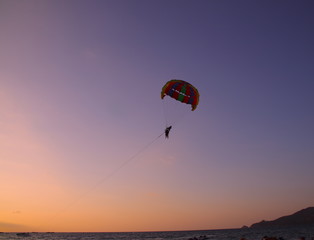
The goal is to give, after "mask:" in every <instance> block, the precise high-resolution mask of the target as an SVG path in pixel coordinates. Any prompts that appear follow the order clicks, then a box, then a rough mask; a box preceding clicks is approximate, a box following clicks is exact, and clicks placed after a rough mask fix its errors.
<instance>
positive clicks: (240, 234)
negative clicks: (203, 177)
mask: <svg viewBox="0 0 314 240" xmlns="http://www.w3.org/2000/svg"><path fill="white" fill-rule="evenodd" d="M264 236H268V237H277V238H278V239H279V238H280V239H284V240H300V239H301V238H302V237H304V239H305V240H314V227H295V228H278V229H250V228H248V229H224V230H202V231H173V232H171V231H167V232H104V233H101V232H99V233H92V232H86V233H84V232H79V233H59V232H31V233H22V234H21V233H13V232H10V233H6V232H0V239H6V240H21V239H25V240H39V239H41V240H111V239H112V240H120V239H121V240H167V239H175V240H191V239H193V240H194V239H195V240H196V239H197V240H203V239H208V240H241V238H245V239H246V240H262V238H263V237H264Z"/></svg>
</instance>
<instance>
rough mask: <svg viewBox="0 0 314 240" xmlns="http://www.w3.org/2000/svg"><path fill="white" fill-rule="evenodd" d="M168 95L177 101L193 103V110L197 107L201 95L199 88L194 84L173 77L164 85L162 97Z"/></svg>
mask: <svg viewBox="0 0 314 240" xmlns="http://www.w3.org/2000/svg"><path fill="white" fill-rule="evenodd" d="M166 95H168V96H169V97H171V98H174V99H175V100H177V101H180V102H183V103H186V104H191V106H192V111H194V110H195V109H196V107H197V105H198V102H199V97H200V95H199V93H198V90H197V89H196V88H195V87H194V86H193V85H192V84H190V83H188V82H186V81H183V80H177V79H172V80H170V81H168V82H167V83H166V84H165V85H164V86H163V88H162V90H161V99H163V98H164V97H165V96H166Z"/></svg>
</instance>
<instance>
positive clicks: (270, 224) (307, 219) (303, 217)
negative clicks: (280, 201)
mask: <svg viewBox="0 0 314 240" xmlns="http://www.w3.org/2000/svg"><path fill="white" fill-rule="evenodd" d="M296 226H314V207H308V208H305V209H302V210H300V211H298V212H296V213H294V214H291V215H288V216H284V217H280V218H277V219H276V220H272V221H265V220H263V221H261V222H259V223H254V224H252V225H251V227H250V228H275V227H296Z"/></svg>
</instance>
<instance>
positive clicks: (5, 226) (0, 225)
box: [0, 222, 30, 232]
mask: <svg viewBox="0 0 314 240" xmlns="http://www.w3.org/2000/svg"><path fill="white" fill-rule="evenodd" d="M29 229H30V227H29V226H26V225H22V224H16V223H9V222H0V231H2V232H18V231H28V230H29Z"/></svg>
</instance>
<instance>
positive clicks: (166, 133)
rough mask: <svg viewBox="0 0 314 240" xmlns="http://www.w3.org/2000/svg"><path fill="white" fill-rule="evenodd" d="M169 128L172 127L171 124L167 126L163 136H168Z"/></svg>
mask: <svg viewBox="0 0 314 240" xmlns="http://www.w3.org/2000/svg"><path fill="white" fill-rule="evenodd" d="M171 128H172V126H169V127H167V128H166V129H165V137H166V138H169V132H170V130H171Z"/></svg>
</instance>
